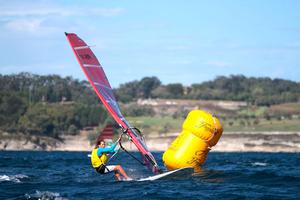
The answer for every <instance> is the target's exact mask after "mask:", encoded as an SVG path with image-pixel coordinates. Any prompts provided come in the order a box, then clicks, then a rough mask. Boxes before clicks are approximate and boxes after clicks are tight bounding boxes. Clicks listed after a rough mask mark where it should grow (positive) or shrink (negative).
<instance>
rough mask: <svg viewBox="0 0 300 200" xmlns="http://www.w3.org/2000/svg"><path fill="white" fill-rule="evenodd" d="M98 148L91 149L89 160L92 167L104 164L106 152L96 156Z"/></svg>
mask: <svg viewBox="0 0 300 200" xmlns="http://www.w3.org/2000/svg"><path fill="white" fill-rule="evenodd" d="M97 150H98V148H95V149H93V151H92V157H91V162H92V166H93V168H97V167H100V165H102V164H105V163H106V161H107V155H106V153H103V154H102V156H100V157H99V156H98V154H97Z"/></svg>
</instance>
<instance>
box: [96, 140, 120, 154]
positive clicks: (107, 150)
mask: <svg viewBox="0 0 300 200" xmlns="http://www.w3.org/2000/svg"><path fill="white" fill-rule="evenodd" d="M117 144H118V142H115V143H113V144H112V145H111V146H110V147H105V148H98V150H97V155H98V156H101V155H102V154H103V153H115V148H116V146H117Z"/></svg>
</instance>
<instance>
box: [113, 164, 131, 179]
mask: <svg viewBox="0 0 300 200" xmlns="http://www.w3.org/2000/svg"><path fill="white" fill-rule="evenodd" d="M114 172H115V175H116V177H117V179H118V180H120V178H121V177H120V176H122V177H123V178H125V179H130V178H129V176H128V175H127V174H126V172H125V171H124V169H123V168H122V167H121V165H117V166H115V168H114Z"/></svg>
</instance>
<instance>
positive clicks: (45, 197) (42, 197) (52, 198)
mask: <svg viewBox="0 0 300 200" xmlns="http://www.w3.org/2000/svg"><path fill="white" fill-rule="evenodd" d="M25 198H26V199H39V200H68V199H67V198H64V197H61V196H60V194H59V193H58V192H49V191H38V190H36V191H35V193H34V194H25Z"/></svg>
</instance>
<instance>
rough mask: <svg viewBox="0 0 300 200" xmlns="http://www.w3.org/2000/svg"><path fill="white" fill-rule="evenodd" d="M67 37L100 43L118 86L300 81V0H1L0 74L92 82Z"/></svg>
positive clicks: (99, 54)
mask: <svg viewBox="0 0 300 200" xmlns="http://www.w3.org/2000/svg"><path fill="white" fill-rule="evenodd" d="M64 32H74V33H76V34H77V35H78V36H79V37H81V38H82V39H83V40H85V41H86V42H87V43H88V44H89V45H91V46H94V47H93V51H94V53H95V54H96V56H97V57H98V59H99V61H100V62H101V64H102V66H103V67H104V70H105V71H106V74H107V77H108V79H109V80H110V83H111V85H112V86H114V87H117V86H118V85H119V84H120V83H125V82H129V81H132V80H137V79H141V78H143V77H145V76H157V77H158V78H159V79H160V80H161V81H162V82H163V83H164V84H168V83H177V82H179V83H182V84H184V85H190V84H192V83H201V82H203V81H207V80H212V79H214V78H215V77H216V76H220V75H225V76H228V75H231V74H243V75H245V76H254V77H271V78H283V79H289V80H294V81H297V82H300V1H296V0H284V1H283V0H264V1H261V0H222V1H221V0H219V1H216V0H212V1H209V0H207V1H201V0H194V1H192V0H190V1H176V0H165V1H161V0H151V1H143V0H136V1H130V0H127V1H125V0H90V1H86V0H85V1H79V0H78V1H74V0H72V1H71V0H70V1H67V0H59V1H58V0H43V1H33V0H32V1H31V0H20V1H13V0H9V1H8V0H0V45H1V49H0V56H1V57H0V58H1V59H0V73H1V74H12V73H19V72H31V73H34V74H40V75H46V74H58V75H61V76H63V77H65V76H72V77H74V78H78V79H80V80H83V79H86V78H85V77H84V73H83V72H82V71H81V69H80V67H79V65H78V63H77V61H76V59H75V56H74V55H73V53H72V51H71V48H70V46H69V44H68V42H67V40H66V38H65V35H64Z"/></svg>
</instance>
